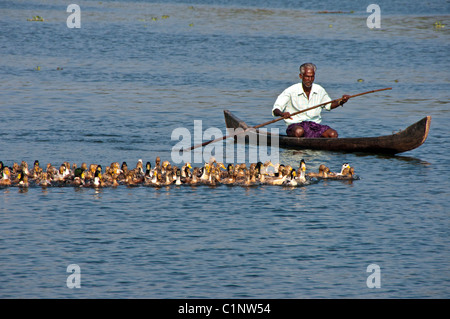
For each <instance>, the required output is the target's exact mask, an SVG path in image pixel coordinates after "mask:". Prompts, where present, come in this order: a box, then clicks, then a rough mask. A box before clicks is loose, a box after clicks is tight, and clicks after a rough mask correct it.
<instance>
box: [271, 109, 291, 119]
mask: <svg viewBox="0 0 450 319" xmlns="http://www.w3.org/2000/svg"><path fill="white" fill-rule="evenodd" d="M273 115H275V116H282V117H283V118H285V119H288V118H290V117H291V113H289V112H281V111H280V110H279V109H275V110H273Z"/></svg>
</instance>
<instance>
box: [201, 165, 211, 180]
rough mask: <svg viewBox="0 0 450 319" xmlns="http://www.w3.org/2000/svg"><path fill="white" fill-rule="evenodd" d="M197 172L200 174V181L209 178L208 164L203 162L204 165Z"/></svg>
mask: <svg viewBox="0 0 450 319" xmlns="http://www.w3.org/2000/svg"><path fill="white" fill-rule="evenodd" d="M199 173H200V174H201V176H200V181H202V182H204V181H207V180H208V179H209V175H210V174H209V173H210V166H209V164H208V163H205V165H203V166H202V167H201V168H200V171H199Z"/></svg>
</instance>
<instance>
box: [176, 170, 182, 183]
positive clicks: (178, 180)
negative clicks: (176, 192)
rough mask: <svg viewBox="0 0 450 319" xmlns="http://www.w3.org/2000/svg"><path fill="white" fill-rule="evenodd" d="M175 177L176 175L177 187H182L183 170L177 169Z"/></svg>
mask: <svg viewBox="0 0 450 319" xmlns="http://www.w3.org/2000/svg"><path fill="white" fill-rule="evenodd" d="M175 175H176V177H175V185H182V184H183V182H182V181H181V170H180V169H177V171H176V173H175Z"/></svg>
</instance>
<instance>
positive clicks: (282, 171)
mask: <svg viewBox="0 0 450 319" xmlns="http://www.w3.org/2000/svg"><path fill="white" fill-rule="evenodd" d="M290 173H291V171H287V169H286V168H285V167H284V165H280V166H279V168H278V172H277V173H275V174H276V175H275V176H268V177H267V178H266V179H265V184H268V185H283V183H284V181H285V180H286V179H287V177H288V176H289V174H290Z"/></svg>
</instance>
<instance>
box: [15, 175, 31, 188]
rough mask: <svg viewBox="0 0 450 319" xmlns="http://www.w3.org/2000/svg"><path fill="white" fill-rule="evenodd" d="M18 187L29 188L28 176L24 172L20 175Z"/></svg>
mask: <svg viewBox="0 0 450 319" xmlns="http://www.w3.org/2000/svg"><path fill="white" fill-rule="evenodd" d="M17 186H19V187H22V188H28V186H29V183H28V175H27V174H25V173H24V172H22V173H20V180H19V183H18V184H17Z"/></svg>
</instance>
